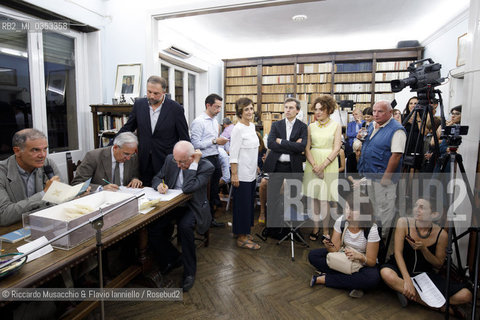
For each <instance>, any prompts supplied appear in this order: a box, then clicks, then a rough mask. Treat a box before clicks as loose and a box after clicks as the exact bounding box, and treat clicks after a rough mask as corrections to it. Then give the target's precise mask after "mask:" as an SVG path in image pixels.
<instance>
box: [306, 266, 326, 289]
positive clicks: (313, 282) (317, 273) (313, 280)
mask: <svg viewBox="0 0 480 320" xmlns="http://www.w3.org/2000/svg"><path fill="white" fill-rule="evenodd" d="M326 275H327V274H326V273H323V272H321V271H318V270H315V274H314V275H313V276H312V278H311V279H310V287H313V286H314V285H316V284H317V279H318V278H320V277H324V276H326Z"/></svg>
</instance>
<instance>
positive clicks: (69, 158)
mask: <svg viewBox="0 0 480 320" xmlns="http://www.w3.org/2000/svg"><path fill="white" fill-rule="evenodd" d="M65 157H66V159H67V175H68V184H71V183H72V180H73V177H74V176H75V171H76V170H77V168H78V166H79V165H80V163H82V161H80V160H78V161H77V164H75V163H74V162H73V160H72V154H71V153H70V152H67V153H66V154H65Z"/></svg>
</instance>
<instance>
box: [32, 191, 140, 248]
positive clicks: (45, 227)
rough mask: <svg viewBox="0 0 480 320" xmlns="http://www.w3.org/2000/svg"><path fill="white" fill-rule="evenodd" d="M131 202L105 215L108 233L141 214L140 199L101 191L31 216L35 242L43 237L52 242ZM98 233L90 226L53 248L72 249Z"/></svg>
mask: <svg viewBox="0 0 480 320" xmlns="http://www.w3.org/2000/svg"><path fill="white" fill-rule="evenodd" d="M127 200H129V201H128V202H126V203H124V204H123V205H121V206H119V207H118V208H116V209H114V210H113V211H112V212H109V213H108V214H106V215H105V216H104V218H103V220H104V225H103V228H102V231H104V230H107V229H108V228H110V227H112V226H114V225H117V224H119V223H121V222H122V221H124V220H126V219H128V218H130V217H133V216H134V215H136V214H138V200H137V199H136V198H134V197H133V196H132V195H129V194H125V193H121V192H111V191H101V192H97V193H94V194H90V195H87V196H84V197H80V198H78V199H75V200H71V201H68V202H65V203H62V204H59V205H56V206H52V207H49V208H47V209H44V210H41V211H37V212H34V213H32V214H30V215H29V220H30V228H31V231H32V235H31V240H35V239H37V238H39V237H41V236H46V237H47V239H49V240H51V239H53V238H54V237H56V236H58V235H61V234H63V233H65V232H67V231H70V230H71V229H73V228H75V227H77V226H79V225H81V224H82V223H84V222H86V221H89V220H90V219H92V218H94V217H96V216H97V215H98V214H100V211H102V212H106V211H107V210H110V209H111V208H114V207H117V206H118V205H119V204H120V203H122V202H125V201H127ZM94 234H95V230H94V229H93V228H92V226H91V225H90V224H87V225H85V226H83V227H81V228H79V229H77V230H75V231H74V232H72V233H70V234H69V235H67V236H65V237H63V238H61V239H59V240H57V241H55V242H54V243H53V244H52V245H53V246H54V247H57V248H62V249H70V248H72V247H74V246H76V245H78V244H80V243H82V242H83V241H86V240H88V239H89V238H91V237H92V236H94Z"/></svg>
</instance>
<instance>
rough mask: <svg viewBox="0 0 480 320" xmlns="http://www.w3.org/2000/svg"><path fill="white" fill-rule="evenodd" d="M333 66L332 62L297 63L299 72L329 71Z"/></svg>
mask: <svg viewBox="0 0 480 320" xmlns="http://www.w3.org/2000/svg"><path fill="white" fill-rule="evenodd" d="M332 66H333V64H332V63H331V62H324V63H304V64H297V73H329V72H332Z"/></svg>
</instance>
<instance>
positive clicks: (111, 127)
mask: <svg viewBox="0 0 480 320" xmlns="http://www.w3.org/2000/svg"><path fill="white" fill-rule="evenodd" d="M127 120H128V115H119V116H113V115H108V114H100V115H99V116H98V129H99V132H100V133H101V132H103V131H118V130H120V128H121V127H123V125H124V124H125V123H126V122H127Z"/></svg>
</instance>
